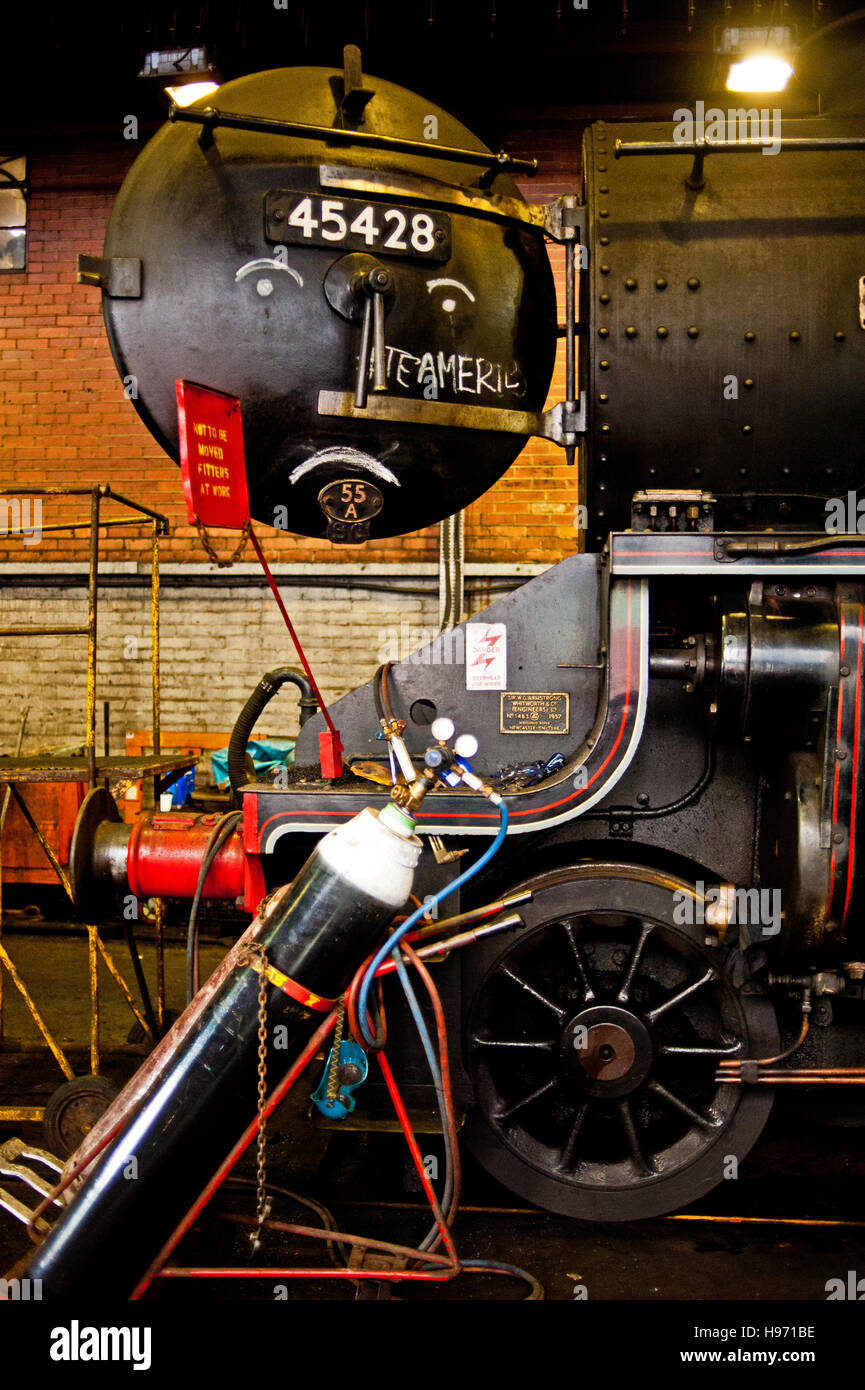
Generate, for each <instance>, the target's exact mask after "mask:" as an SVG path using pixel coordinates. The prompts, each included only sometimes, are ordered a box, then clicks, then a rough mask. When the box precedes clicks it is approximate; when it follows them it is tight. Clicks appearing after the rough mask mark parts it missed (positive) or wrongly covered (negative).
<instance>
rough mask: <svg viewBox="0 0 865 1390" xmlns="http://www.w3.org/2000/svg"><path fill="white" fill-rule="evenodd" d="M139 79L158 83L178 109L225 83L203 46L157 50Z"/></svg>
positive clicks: (149, 55) (152, 54)
mask: <svg viewBox="0 0 865 1390" xmlns="http://www.w3.org/2000/svg"><path fill="white" fill-rule="evenodd" d="M138 76H139V77H144V78H146V79H147V80H148V81H150V82H153V83H156V84H158V85H159V86H160V87H161V88H162V90H163V91H164V92H165V94H166V96H167V97H169V98H170V100H171V101H173V102H175V104H176V105H177V106H190V105H191V104H192V102H193V101H198V99H199V98H200V97H205V96H208V95H209V93H210V92H215V91H216V89H217V87H219V86H220V85H221V83H222V76H221V74H220V72H219V70H218V68H217V66H216V64H215V62H214V61H213V59H212V58H211V56H210V54H209V53H208V51H207V49H206V48H205V47H204V46H203V45H202V46H199V47H198V48H159V49H154V50H153V52H152V53H148V54H147V57H146V58H145V59H144V63H143V66H142V68H141V71H140V73H139V74H138Z"/></svg>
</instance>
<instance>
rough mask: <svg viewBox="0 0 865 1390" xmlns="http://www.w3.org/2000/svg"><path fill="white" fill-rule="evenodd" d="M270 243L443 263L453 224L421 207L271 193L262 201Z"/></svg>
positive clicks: (441, 214)
mask: <svg viewBox="0 0 865 1390" xmlns="http://www.w3.org/2000/svg"><path fill="white" fill-rule="evenodd" d="M265 222H266V228H265V235H266V236H267V239H268V241H273V242H282V243H286V244H288V245H289V246H332V247H333V248H334V250H340V251H371V252H378V253H379V254H381V255H386V256H410V257H412V258H414V259H416V260H421V261H446V260H447V259H448V257H449V256H450V254H451V220H450V217H449V216H448V215H447V213H444V212H428V211H427V210H426V209H425V208H418V207H409V206H407V205H405V204H403V205H401V206H400V207H391V206H388V204H387V203H364V202H362V201H361V200H360V199H359V198H325V197H324V196H322V195H320V194H318V193H298V192H294V191H285V192H276V193H269V194H268V195H267V198H266V200H265Z"/></svg>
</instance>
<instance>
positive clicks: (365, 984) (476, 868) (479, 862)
mask: <svg viewBox="0 0 865 1390" xmlns="http://www.w3.org/2000/svg"><path fill="white" fill-rule="evenodd" d="M507 833H508V808H507V806H506V805H505V803H504V802H503V801H502V802H500V803H499V829H498V834H497V835H496V838H495V839H494V840H493V842H492V844H491V845H490V846H489V847H488V848H487V849H485V850H484V852H483V854H482V855H481V856H480V858H479V859H476V860H475V862H474V864H472V865H471V866H470V867H469V868H468V869H466V870H465V872H464V873H462V874H460V876H459V878H455V879H454V881H453V883H448V884H446V885H445V887H444V888H441V889H439V891H438V893H436V894H435V895H434V897H433V898H432V899H431V900H430V899H427V901H426V902H425V903H423V904H422V905H421V906H420V907H418V908H416V909H415V911H414V912H413V913H412V914H411V916H409V917H407V918H406V919H405V921H404V922H402V923H400V925H399V926H398V927H397V929H396V931H393V932H391V934H390V936H389V937H388V939H387V941H385V943H384V945H383V946H381V947H380V948H379V950H378V951H377V952H376V954H375V956H374V957H373V959H372V961H371V962H370V965H369V967H368V969H367V972H366V974H365V975H364V977H363V981H362V983H361V986H360V990H359V991H358V1001H357V1013H358V1020H359V1022H360V1029H361V1032H362V1033H363V1036H364V1039H365V1040H366V1042H368V1043H369V1044H370V1046H372V1045H373V1044H374V1042H375V1038H374V1036H373V1034H372V1033H371V1032H370V1030H369V1025H368V1024H367V1020H366V1015H367V1010H368V1008H369V994H370V990H371V989H372V983H373V980H374V979H375V975H376V971H377V970H378V968H379V966H380V965H382V964H383V962H384V961H385V960H386V958H387V957H388V956H389V955H390V954H391V952H392V951H393V950H394V947H395V946H397V945H398V944H399V942H400V941H401V940H402V938H403V937H404V936H405V935H406V933H407V932H410V931H411V930H412V928H413V927H414V926H416V925H417V923H418V922H419V921H420V919H421V918H422V917H423V916H424V914H425V913H426V912H428V911H429V909H430V907H437V906H438V904H439V903H440V902H443V901H444V899H445V898H447V897H449V896H450V894H451V893H455V892H456V890H457V889H458V888H462V886H463V884H465V883H468V881H469V879H471V878H474V876H475V874H478V873H480V871H481V869H483V868H484V867H485V866H486V865H487V864H489V862H490V860H491V859H492V857H493V855H494V854H497V853H498V851H499V850H500V849H501V847H502V845H503V844H504V840H505V836H506V835H507Z"/></svg>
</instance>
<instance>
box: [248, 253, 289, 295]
mask: <svg viewBox="0 0 865 1390" xmlns="http://www.w3.org/2000/svg"><path fill="white" fill-rule="evenodd" d="M256 270H284V271H285V272H286V274H287V275H291V276H292V278H293V279H295V280H296V281H297V283H298V284H299V285H300V287H301V289H303V277H302V276H301V275H300V274H299V272H298V271H296V270H295V269H294V268H293V267H292V266H290V265H283V263H282V261H277V260H268V259H267V257H266V256H260V257H259V258H258V259H257V260H254V261H247V262H246V265H242V266H241V267H240V270H238V271H237V273H236V275H235V277H234V283H235V284H238V283H239V281H241V280H245V279H246V276H247V275H252V273H253V271H256Z"/></svg>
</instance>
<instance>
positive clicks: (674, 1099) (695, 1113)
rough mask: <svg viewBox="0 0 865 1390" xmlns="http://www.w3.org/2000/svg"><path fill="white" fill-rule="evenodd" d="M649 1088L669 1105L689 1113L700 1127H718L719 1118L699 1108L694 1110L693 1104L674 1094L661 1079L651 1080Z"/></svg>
mask: <svg viewBox="0 0 865 1390" xmlns="http://www.w3.org/2000/svg"><path fill="white" fill-rule="evenodd" d="M649 1090H650V1091H654V1093H655V1095H656V1096H660V1097H661V1099H662V1100H665V1101H666V1102H667V1104H668V1105H672V1106H673V1108H674V1109H675V1110H679V1111H681V1113H682V1114H683V1115H687V1116H688V1119H689V1120H692V1121H693V1123H694V1124H695V1125H699V1127H700V1129H717V1128H718V1121H717V1120H715V1119H712V1118H710V1116H708V1115H701V1114H700V1112H699V1110H692V1108H691V1106H690V1105H688V1103H687V1102H686V1101H684V1100H682V1099H680V1097H679V1096H674V1095H673V1092H672V1091H668V1090H667V1088H666V1086H662V1085H661V1083H660V1081H650V1082H649Z"/></svg>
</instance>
